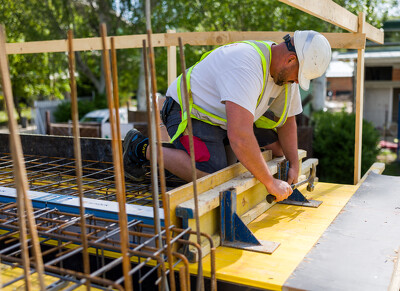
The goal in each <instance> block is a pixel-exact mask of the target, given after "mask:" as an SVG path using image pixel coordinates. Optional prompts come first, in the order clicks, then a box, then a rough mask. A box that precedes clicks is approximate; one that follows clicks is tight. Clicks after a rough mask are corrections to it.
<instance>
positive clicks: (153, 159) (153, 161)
mask: <svg viewBox="0 0 400 291" xmlns="http://www.w3.org/2000/svg"><path fill="white" fill-rule="evenodd" d="M142 53H143V56H142V57H143V67H144V80H145V88H146V109H147V112H148V114H147V124H148V125H147V128H148V129H149V133H150V134H149V142H150V147H149V151H150V166H151V189H152V191H151V192H152V197H153V218H154V219H153V221H154V233H155V234H161V219H160V214H159V212H158V209H159V208H160V205H159V200H158V199H159V186H158V173H157V170H158V169H157V150H156V139H157V137H156V128H155V127H156V119H155V115H156V114H158V113H157V112H155V111H154V110H153V107H152V104H151V103H152V99H151V93H150V85H149V65H148V54H147V46H146V40H143V48H142ZM156 246H157V248H161V247H162V238H161V235H159V236H158V240H156ZM157 274H158V275H159V276H162V283H161V284H162V286H164V288H165V290H167V289H168V282H167V279H166V274H165V270H162V269H158V270H157Z"/></svg>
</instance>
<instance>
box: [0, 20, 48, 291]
mask: <svg viewBox="0 0 400 291" xmlns="http://www.w3.org/2000/svg"><path fill="white" fill-rule="evenodd" d="M5 43H6V32H5V28H4V26H0V71H1V81H2V89H3V93H4V99H5V101H6V105H7V106H6V107H7V114H8V126H9V131H10V144H11V147H10V148H11V154H12V157H13V164H14V171H15V176H16V181H17V197H18V200H19V204H20V205H19V206H20V208H21V211H20V217H21V223H22V220H24V212H26V216H27V218H28V219H27V220H28V226H29V230H30V234H31V237H32V243H33V249H34V256H35V268H36V272H37V273H38V277H39V285H40V288H41V290H44V289H45V283H44V278H43V272H44V269H43V260H42V256H41V250H40V245H39V238H38V235H37V230H36V225H35V221H34V218H33V216H32V212H33V210H32V203H31V201H30V199H29V197H28V182H27V178H26V170H25V164H24V162H23V154H22V145H21V139H20V137H19V135H18V126H17V122H16V118H15V116H14V108H15V107H14V102H13V95H12V86H11V79H10V72H9V68H8V59H7V55H6V49H5ZM24 226H25V224H23V226H22V227H21V230H22V231H21V240H23V239H24V238H26V237H24V236H25V234H26V226H25V227H24ZM24 246H26V244H25V243H24ZM23 256H24V260H25V263H24V267H25V268H26V260H29V254H28V253H27V251H26V249H25V252H24V255H23ZM25 275H27V277H30V275H29V271H27V270H25ZM27 277H26V278H27ZM28 280H29V279H27V281H28ZM29 288H30V281H29V284H28V287H27V289H29Z"/></svg>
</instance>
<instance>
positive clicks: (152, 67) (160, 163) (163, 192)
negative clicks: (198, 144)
mask: <svg viewBox="0 0 400 291" xmlns="http://www.w3.org/2000/svg"><path fill="white" fill-rule="evenodd" d="M146 27H147V41H148V47H149V63H150V74H151V75H150V76H151V89H152V100H153V103H152V104H153V110H154V112H155V121H156V122H155V128H156V137H157V162H158V169H159V176H160V186H161V196H162V201H163V209H164V225H165V229H166V244H167V258H168V264H169V269H170V274H169V280H170V287H171V290H172V291H175V289H176V288H175V277H174V270H173V258H172V248H171V244H170V240H171V234H170V231H169V225H170V213H169V210H170V209H169V205H168V200H167V195H166V180H165V170H164V155H163V150H162V143H161V132H160V127H159V126H158V125H159V124H160V114H159V112H160V111H159V109H158V103H157V82H156V70H155V59H154V48H153V46H152V41H151V36H152V30H151V18H150V0H146Z"/></svg>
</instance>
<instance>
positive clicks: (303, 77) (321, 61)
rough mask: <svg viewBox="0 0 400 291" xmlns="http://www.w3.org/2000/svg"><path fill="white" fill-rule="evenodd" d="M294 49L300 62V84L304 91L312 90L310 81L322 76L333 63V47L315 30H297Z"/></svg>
mask: <svg viewBox="0 0 400 291" xmlns="http://www.w3.org/2000/svg"><path fill="white" fill-rule="evenodd" d="M294 47H295V49H296V54H297V59H298V60H299V78H298V79H299V84H300V87H301V88H303V90H306V91H307V90H308V89H309V88H310V80H311V79H315V78H318V77H320V76H322V75H323V74H324V73H325V71H326V69H327V68H328V65H329V62H330V61H331V55H332V50H331V45H330V44H329V41H328V40H327V39H326V38H325V37H324V36H323V35H322V34H320V33H318V32H316V31H313V30H296V31H295V33H294Z"/></svg>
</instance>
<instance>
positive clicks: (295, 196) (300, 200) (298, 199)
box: [278, 189, 322, 208]
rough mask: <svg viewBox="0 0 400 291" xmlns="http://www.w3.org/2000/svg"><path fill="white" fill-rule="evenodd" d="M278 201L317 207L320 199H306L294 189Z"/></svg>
mask: <svg viewBox="0 0 400 291" xmlns="http://www.w3.org/2000/svg"><path fill="white" fill-rule="evenodd" d="M278 203H280V204H289V205H298V206H305V207H313V208H317V207H319V206H320V205H321V203H322V201H318V200H308V199H307V198H306V197H305V196H304V195H303V194H302V193H301V192H300V191H299V190H298V189H294V190H293V193H292V195H290V196H289V197H288V198H287V199H285V200H283V201H281V202H278Z"/></svg>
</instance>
